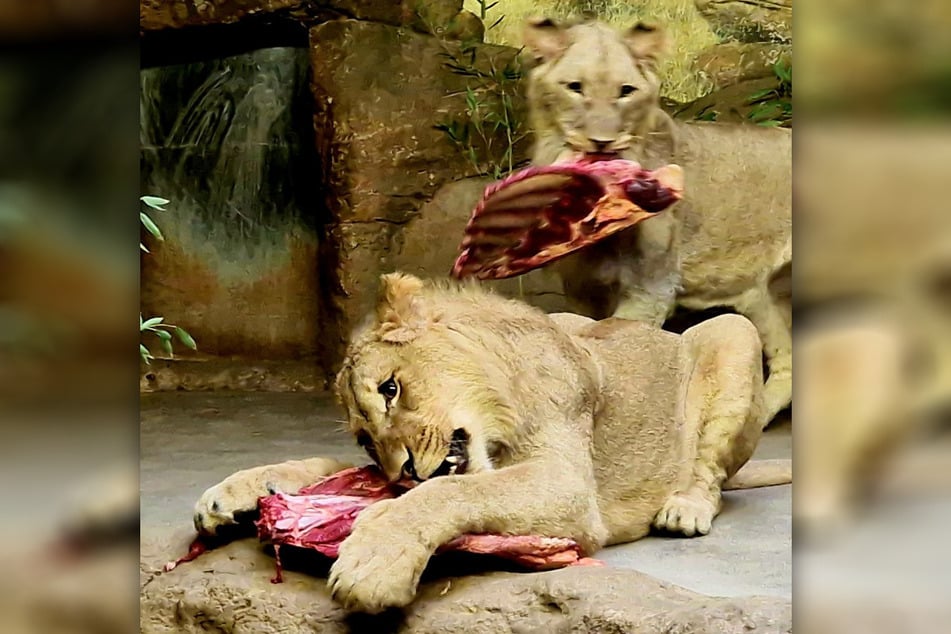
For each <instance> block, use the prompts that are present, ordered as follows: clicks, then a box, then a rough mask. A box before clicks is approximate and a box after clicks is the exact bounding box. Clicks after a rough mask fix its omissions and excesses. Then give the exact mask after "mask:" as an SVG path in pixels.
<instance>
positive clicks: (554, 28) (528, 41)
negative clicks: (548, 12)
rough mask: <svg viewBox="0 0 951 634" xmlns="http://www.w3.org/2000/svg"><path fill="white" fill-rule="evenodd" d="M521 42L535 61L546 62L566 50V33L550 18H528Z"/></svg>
mask: <svg viewBox="0 0 951 634" xmlns="http://www.w3.org/2000/svg"><path fill="white" fill-rule="evenodd" d="M522 42H523V43H524V44H525V49H526V50H527V51H528V52H529V53H531V55H532V56H533V57H534V58H535V60H536V61H538V62H547V61H549V60H552V59H555V58H556V57H558V56H559V55H561V54H562V53H564V52H565V49H566V48H568V32H567V31H566V30H565V28H564V27H563V26H562V25H560V24H558V23H557V22H555V21H554V20H552V19H551V18H530V19H529V20H528V21H527V22H526V23H525V29H524V31H523V33H522Z"/></svg>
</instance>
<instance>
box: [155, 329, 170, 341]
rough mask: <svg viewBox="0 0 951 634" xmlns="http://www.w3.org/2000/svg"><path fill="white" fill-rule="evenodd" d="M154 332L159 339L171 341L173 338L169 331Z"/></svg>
mask: <svg viewBox="0 0 951 634" xmlns="http://www.w3.org/2000/svg"><path fill="white" fill-rule="evenodd" d="M152 332H154V333H155V334H156V335H158V338H159V339H163V340H171V338H172V333H170V332H169V331H167V330H159V329H155V330H153V331H152Z"/></svg>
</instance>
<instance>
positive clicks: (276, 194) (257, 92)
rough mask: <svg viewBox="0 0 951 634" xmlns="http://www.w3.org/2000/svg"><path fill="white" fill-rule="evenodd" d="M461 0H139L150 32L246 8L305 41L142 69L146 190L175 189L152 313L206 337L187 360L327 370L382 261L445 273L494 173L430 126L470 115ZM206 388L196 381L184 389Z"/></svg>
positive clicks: (164, 385)
mask: <svg viewBox="0 0 951 634" xmlns="http://www.w3.org/2000/svg"><path fill="white" fill-rule="evenodd" d="M461 5H462V3H461V0H446V1H440V0H428V1H426V2H422V1H409V0H407V1H404V2H361V1H359V0H358V1H351V2H346V1H341V0H332V1H329V2H292V1H288V0H283V1H281V0H273V1H263V2H250V1H243V2H239V1H233V2H228V1H223V2H202V1H197V0H196V1H189V2H157V1H156V2H143V3H142V5H141V10H142V11H141V20H140V25H141V28H142V30H143V33H144V34H145V35H146V36H148V35H149V34H155V33H160V34H162V36H163V37H164V36H165V35H167V34H168V33H169V32H170V31H175V32H179V33H183V34H185V36H186V37H185V39H186V40H187V41H190V42H194V41H196V40H198V41H200V40H201V39H202V34H204V33H206V32H207V33H215V34H217V33H219V32H220V31H214V29H219V30H220V29H221V26H222V25H223V24H226V25H227V24H235V25H236V26H241V25H242V24H244V25H246V24H248V22H249V21H254V20H265V21H266V22H265V21H262V22H260V24H261V25H262V29H263V30H267V29H270V30H271V31H274V24H275V21H278V22H280V21H283V22H284V23H285V24H294V25H296V26H297V27H298V28H300V29H303V30H304V31H305V32H306V34H307V37H306V42H307V45H306V48H305V47H300V46H277V47H269V48H265V49H257V50H250V51H247V52H241V53H239V54H232V55H228V56H225V57H219V58H216V59H215V58H213V59H207V58H206V59H202V58H201V55H198V56H197V57H198V59H197V60H189V61H187V62H186V63H178V64H172V65H161V64H159V65H157V66H156V67H153V68H147V69H144V70H143V72H142V112H143V117H142V121H143V125H142V139H141V141H142V165H143V170H142V187H143V194H151V195H157V196H162V197H164V198H167V199H169V200H170V201H171V202H170V203H169V205H168V211H166V212H163V213H159V214H154V215H155V219H156V221H158V222H159V224H160V226H161V227H162V229H163V231H164V233H165V234H166V240H165V242H164V243H158V242H155V241H150V240H149V239H148V238H147V237H146V243H147V244H148V246H149V247H150V249H151V251H152V253H150V254H143V256H142V307H143V312H144V313H146V314H148V315H153V314H154V315H163V316H165V317H166V318H167V319H168V320H169V321H174V322H175V323H177V324H179V325H181V326H183V327H185V328H186V329H187V330H189V331H190V332H191V333H192V334H193V335H194V337H195V338H196V339H197V340H198V342H199V353H198V354H197V355H191V356H189V355H188V354H187V353H182V354H183V358H184V359H186V360H188V359H192V360H194V359H201V358H204V357H219V358H220V357H229V358H232V359H237V360H239V362H240V360H241V359H247V360H249V361H250V360H254V361H260V360H312V361H313V362H315V363H317V364H319V365H320V367H321V368H322V369H323V371H324V374H325V376H326V377H330V376H331V375H332V374H333V372H334V371H335V370H336V368H337V365H338V364H339V361H340V359H341V356H342V353H343V351H344V348H345V345H346V340H347V337H348V335H349V333H350V331H351V329H352V328H353V327H354V326H355V324H356V322H357V320H359V319H360V318H361V317H362V315H363V314H364V313H365V312H366V311H367V309H368V308H369V307H370V306H371V305H372V302H373V300H374V297H375V293H376V288H377V283H378V278H379V275H380V274H381V273H385V272H390V271H392V270H395V269H404V270H411V271H412V272H414V273H416V274H419V275H423V276H427V277H444V276H446V275H447V274H448V272H449V269H450V266H451V264H452V261H453V259H454V257H455V251H456V247H457V246H458V243H459V240H460V239H461V236H462V229H463V226H464V224H465V222H466V219H467V218H468V214H469V211H470V210H471V209H472V207H473V206H474V204H475V202H476V200H477V198H478V196H479V194H480V193H481V190H482V188H483V187H484V186H485V184H486V182H487V181H485V180H479V179H472V178H471V177H472V176H473V175H474V173H475V170H474V168H473V167H472V166H471V165H470V164H469V163H468V161H467V160H466V159H465V157H464V156H463V155H462V154H461V153H460V152H459V151H458V150H457V149H456V148H455V147H453V146H452V144H451V143H450V141H449V139H448V138H447V136H446V134H445V133H444V132H442V131H440V130H437V129H436V128H435V125H436V124H437V123H438V122H440V121H445V120H450V119H453V118H458V117H460V116H462V113H463V112H464V111H465V107H466V104H465V92H466V88H467V85H468V84H467V81H468V80H467V78H466V77H464V76H462V75H460V74H458V73H453V72H452V71H450V70H449V69H448V67H447V66H446V53H447V52H454V53H455V54H458V53H459V48H460V44H459V43H458V41H457V40H458V39H459V38H463V39H466V40H467V41H477V40H481V36H482V24H481V22H480V21H479V20H478V19H477V18H475V16H472V15H471V14H468V13H466V12H464V11H462V6H461ZM216 36H217V35H216ZM170 41H171V42H172V43H174V42H175V41H176V40H174V39H173V40H167V39H166V40H164V41H163V45H165V46H166V47H167V48H174V47H169V46H168V43H169V42H170ZM145 42H146V48H148V44H149V40H148V39H146V40H145ZM515 52H516V51H515V50H514V49H510V48H507V47H498V46H491V45H484V44H479V45H478V46H477V52H476V54H475V56H474V57H473V58H472V59H471V63H472V65H473V68H487V65H488V64H491V63H497V64H502V65H504V64H505V63H507V62H508V61H509V60H511V59H512V58H513V56H514V55H515ZM146 53H147V54H148V56H149V58H150V59H155V58H159V59H160V58H161V54H156V52H155V51H154V50H153V51H146ZM209 53H210V54H211V55H213V53H214V51H210V52H209ZM177 55H178V57H181V55H180V54H177ZM171 57H172V59H175V60H176V61H178V57H176V55H172V56H171ZM526 149H527V143H526V142H523V143H521V144H520V145H519V146H518V153H519V156H518V157H517V160H523V159H524V158H525V150H526ZM536 280H538V282H536ZM552 282H553V280H552V279H551V276H545V275H543V274H539V275H536V276H535V277H531V276H530V277H529V278H526V280H524V281H523V283H522V285H521V287H522V292H524V293H525V294H526V296H527V298H529V299H531V298H534V297H539V298H541V299H542V303H543V304H546V305H547V306H554V307H557V306H558V305H559V304H558V302H557V301H553V299H552V298H553V295H552V294H553V293H554V292H555V289H556V288H557V284H554V285H553V283H552ZM502 288H503V290H509V291H511V290H512V289H518V288H519V285H518V283H517V282H516V283H510V284H507V285H505V284H503V285H502ZM160 365H161V366H162V367H163V368H164V369H163V370H162V372H163V374H162V380H161V381H158V380H157V379H155V378H154V377H155V374H156V370H155V369H154V368H153V369H151V370H152V371H151V372H146V373H145V375H144V376H145V377H147V378H149V379H150V380H149V381H145V382H144V384H143V388H144V389H150V388H155V389H169V388H170V387H174V384H175V381H174V380H171V381H170V380H168V374H169V373H168V371H167V364H164V363H160ZM200 383H201V382H200V381H196V380H195V379H194V377H192V378H191V379H190V382H189V388H190V389H195V388H196V387H198V384H200ZM219 383H220V381H219ZM225 383H227V381H225ZM159 384H161V385H159ZM210 387H228V385H226V384H221V385H218V384H216V385H212V386H210ZM272 387H275V386H274V385H272ZM318 387H319V386H318ZM298 388H299V385H298Z"/></svg>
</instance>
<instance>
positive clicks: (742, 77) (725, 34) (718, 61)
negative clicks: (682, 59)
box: [694, 0, 792, 89]
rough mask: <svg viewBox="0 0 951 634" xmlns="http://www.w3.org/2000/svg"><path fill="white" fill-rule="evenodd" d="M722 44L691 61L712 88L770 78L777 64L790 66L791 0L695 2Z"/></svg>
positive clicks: (696, 0) (699, 0)
mask: <svg viewBox="0 0 951 634" xmlns="http://www.w3.org/2000/svg"><path fill="white" fill-rule="evenodd" d="M695 4H696V7H697V10H698V11H700V13H701V14H702V15H703V16H704V17H705V18H706V19H707V21H708V22H710V25H711V27H712V28H713V30H714V32H715V33H716V34H717V35H718V36H719V37H720V39H721V43H719V44H715V45H714V46H712V47H710V48H708V49H706V50H704V51H702V52H701V53H700V54H699V55H698V56H697V58H696V59H695V60H694V68H695V69H696V70H697V72H701V73H704V74H706V75H707V76H708V77H710V79H711V80H712V81H713V85H714V88H717V89H721V88H726V87H728V86H733V85H736V84H739V83H740V82H744V81H748V80H752V79H761V78H763V77H772V76H773V65H774V64H776V63H777V62H782V63H784V64H791V63H792V0H695Z"/></svg>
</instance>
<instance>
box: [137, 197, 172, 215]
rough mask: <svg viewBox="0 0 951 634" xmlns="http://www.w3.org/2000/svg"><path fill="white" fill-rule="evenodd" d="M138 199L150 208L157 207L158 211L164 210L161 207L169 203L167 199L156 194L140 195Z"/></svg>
mask: <svg viewBox="0 0 951 634" xmlns="http://www.w3.org/2000/svg"><path fill="white" fill-rule="evenodd" d="M139 200H141V201H142V202H144V203H145V204H146V205H148V206H149V207H151V208H152V209H157V210H159V211H165V210H164V209H163V208H162V207H163V206H164V205H167V204H168V203H169V201H167V200H165V199H164V198H159V197H158V196H142V197H141V198H140V199H139Z"/></svg>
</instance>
